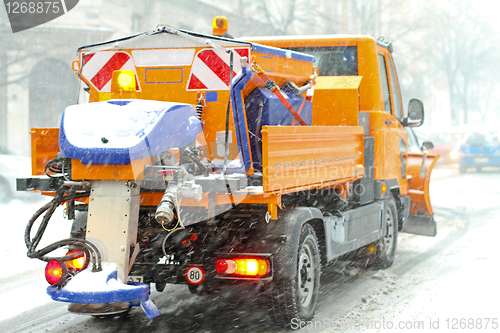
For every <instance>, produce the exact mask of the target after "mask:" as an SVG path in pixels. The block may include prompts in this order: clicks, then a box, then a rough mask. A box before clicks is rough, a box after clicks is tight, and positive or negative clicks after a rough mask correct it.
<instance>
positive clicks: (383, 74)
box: [378, 54, 392, 114]
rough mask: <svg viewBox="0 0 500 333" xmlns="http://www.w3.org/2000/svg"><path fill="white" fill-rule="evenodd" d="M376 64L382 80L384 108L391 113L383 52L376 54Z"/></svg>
mask: <svg viewBox="0 0 500 333" xmlns="http://www.w3.org/2000/svg"><path fill="white" fill-rule="evenodd" d="M378 64H379V66H380V80H381V81H382V82H381V83H382V94H383V96H384V110H385V111H386V112H389V113H390V114H392V107H391V95H390V92H389V81H388V80H387V67H386V66H385V57H384V55H383V54H379V55H378Z"/></svg>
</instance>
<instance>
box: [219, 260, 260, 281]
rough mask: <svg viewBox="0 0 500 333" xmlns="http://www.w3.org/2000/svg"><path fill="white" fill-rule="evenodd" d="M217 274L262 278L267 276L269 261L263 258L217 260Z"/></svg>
mask: <svg viewBox="0 0 500 333" xmlns="http://www.w3.org/2000/svg"><path fill="white" fill-rule="evenodd" d="M216 269H217V273H219V274H226V275H234V276H243V277H263V276H266V275H267V274H269V261H268V260H267V259H263V258H244V257H241V258H231V259H217V263H216Z"/></svg>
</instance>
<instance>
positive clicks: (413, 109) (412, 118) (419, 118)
mask: <svg viewBox="0 0 500 333" xmlns="http://www.w3.org/2000/svg"><path fill="white" fill-rule="evenodd" d="M401 123H402V124H403V126H405V127H418V126H420V125H422V124H423V123H424V103H422V101H421V100H419V99H416V98H412V99H411V100H410V102H409V103H408V116H407V117H404V118H403V119H401Z"/></svg>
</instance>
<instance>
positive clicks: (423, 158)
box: [401, 127, 439, 236]
mask: <svg viewBox="0 0 500 333" xmlns="http://www.w3.org/2000/svg"><path fill="white" fill-rule="evenodd" d="M406 131H407V133H408V155H407V156H408V159H407V179H408V196H409V197H410V214H409V216H408V219H407V221H406V222H405V223H404V224H403V229H402V230H401V231H402V232H407V233H410V234H416V235H423V236H436V234H437V226H436V221H434V212H433V210H432V205H431V200H430V196H429V182H430V178H431V173H432V169H433V168H434V165H436V162H437V160H438V158H439V155H437V154H431V153H427V152H425V151H422V150H421V149H420V147H419V146H418V141H417V139H416V137H415V134H414V133H413V131H412V130H411V128H408V127H407V128H406ZM417 149H418V150H417Z"/></svg>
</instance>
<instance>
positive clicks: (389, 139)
mask: <svg viewBox="0 0 500 333" xmlns="http://www.w3.org/2000/svg"><path fill="white" fill-rule="evenodd" d="M220 21H221V19H219V20H218V21H217V20H214V22H215V23H214V24H215V25H216V28H217V29H214V31H215V33H216V34H215V35H204V34H200V33H193V32H190V31H186V30H182V29H176V28H173V27H169V26H159V27H158V28H157V29H156V30H154V31H150V32H145V33H141V34H137V35H133V36H129V37H125V38H120V39H117V40H112V41H109V42H103V43H99V44H94V45H87V46H83V47H81V48H79V49H78V59H77V60H75V61H74V62H73V69H74V71H75V73H76V75H78V77H79V79H81V80H82V81H83V83H84V84H85V88H84V90H85V91H86V92H87V93H88V103H82V104H77V105H71V106H68V107H67V108H66V109H65V111H64V114H63V117H62V120H61V125H60V127H59V128H33V129H32V130H31V132H30V134H31V139H32V173H33V174H32V176H31V177H29V178H23V179H18V184H17V185H18V190H22V191H38V192H41V194H43V195H47V196H52V197H53V199H52V200H51V201H50V202H48V203H47V204H46V205H44V206H43V207H41V208H40V209H39V210H38V211H37V212H36V213H35V214H34V215H33V217H32V218H31V220H30V221H29V223H28V225H27V227H26V233H25V243H26V246H27V249H28V257H30V258H36V259H40V260H43V261H46V262H47V266H46V269H45V277H46V279H47V281H48V282H49V284H50V286H49V287H48V289H47V293H48V294H49V295H50V297H51V298H52V299H53V300H55V301H61V302H67V303H68V304H69V310H70V311H72V312H75V313H81V314H90V315H106V314H116V313H122V312H127V311H129V310H130V308H131V307H133V306H140V307H141V308H142V309H143V310H144V311H145V313H146V315H147V316H148V317H149V318H153V317H156V316H159V315H160V311H159V309H158V308H157V307H156V306H155V304H154V303H153V302H152V300H151V299H150V297H149V295H150V289H149V288H150V287H153V286H154V287H155V288H156V290H157V291H163V290H164V288H165V286H166V285H167V284H185V285H187V286H188V288H189V290H190V291H191V292H192V293H194V294H199V295H206V294H213V293H218V292H220V290H221V289H222V288H224V287H225V286H228V285H230V286H232V287H231V288H238V287H239V286H241V287H242V288H243V287H248V286H252V288H254V290H256V291H258V292H259V293H260V294H261V295H262V297H266V301H265V303H266V304H268V309H269V315H270V317H271V319H272V320H273V321H274V322H276V323H277V324H279V325H284V326H287V325H290V324H291V321H292V319H294V318H297V319H299V320H310V319H311V318H313V315H314V312H315V309H316V306H317V299H318V290H319V284H320V274H321V271H322V267H324V266H326V265H328V264H330V263H333V262H334V261H336V260H339V259H343V258H349V260H355V261H356V262H358V263H359V264H360V265H361V266H363V267H367V268H377V269H378V268H387V267H389V266H391V264H392V263H393V261H394V259H395V255H396V247H397V239H398V233H399V232H410V233H414V234H422V235H427V236H435V235H436V223H435V221H434V218H433V211H432V206H431V203H430V199H429V180H430V175H431V171H432V169H433V166H434V164H435V163H436V161H437V158H438V156H437V155H433V154H429V153H426V152H425V151H418V152H414V151H410V150H409V149H408V144H409V142H408V134H407V132H406V130H405V128H407V127H414V126H420V125H421V124H422V123H423V120H424V108H423V103H422V102H421V101H420V100H418V99H412V100H410V102H409V106H408V108H407V110H403V107H402V102H401V94H400V89H399V84H398V79H397V75H396V69H395V67H394V62H393V59H392V56H391V52H392V45H391V44H390V43H385V42H383V41H380V40H379V41H377V40H375V39H373V38H371V37H366V36H344V35H342V36H337V35H329V36H314V37H312V36H311V37H308V36H300V37H262V38H247V39H233V38H227V37H224V35H225V34H224V33H225V31H224V30H223V31H222V32H221V31H220V30H221V29H219V28H221V26H217V23H219V22H220ZM61 205H64V210H65V215H66V217H67V219H68V220H69V221H71V222H72V227H71V235H69V236H68V238H67V239H62V240H60V241H58V242H56V243H53V244H51V245H49V246H46V247H43V248H40V247H39V243H40V240H41V238H42V236H43V233H44V231H45V229H46V227H47V225H48V224H49V222H50V219H51V217H52V216H53V214H54V211H55V210H56V208H57V207H59V206H61ZM35 226H37V227H36V228H35ZM35 229H36V232H35ZM61 251H63V252H61Z"/></svg>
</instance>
